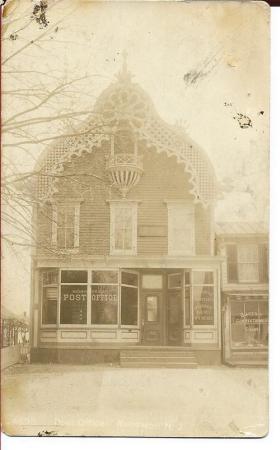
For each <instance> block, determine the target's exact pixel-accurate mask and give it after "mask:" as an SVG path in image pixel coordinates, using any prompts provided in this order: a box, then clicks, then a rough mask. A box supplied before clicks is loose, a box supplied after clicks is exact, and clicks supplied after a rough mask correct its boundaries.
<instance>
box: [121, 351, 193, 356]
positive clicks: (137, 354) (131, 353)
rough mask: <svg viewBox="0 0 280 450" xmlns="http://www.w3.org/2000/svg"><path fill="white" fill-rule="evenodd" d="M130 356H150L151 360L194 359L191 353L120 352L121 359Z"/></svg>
mask: <svg viewBox="0 0 280 450" xmlns="http://www.w3.org/2000/svg"><path fill="white" fill-rule="evenodd" d="M130 356H150V357H151V358H153V357H156V356H163V357H169V356H171V357H172V356H176V357H178V358H181V357H189V358H195V354H194V353H193V352H155V351H151V352H149V351H143V350H142V351H129V352H127V351H126V352H121V357H130Z"/></svg>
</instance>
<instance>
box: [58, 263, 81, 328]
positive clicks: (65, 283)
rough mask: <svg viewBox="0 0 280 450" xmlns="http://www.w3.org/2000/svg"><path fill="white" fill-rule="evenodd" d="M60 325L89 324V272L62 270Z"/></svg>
mask: <svg viewBox="0 0 280 450" xmlns="http://www.w3.org/2000/svg"><path fill="white" fill-rule="evenodd" d="M60 299H61V301H60V323H61V324H86V323H87V271H85V270H80V271H73V270H69V271H68V270H62V272H61V295H60Z"/></svg>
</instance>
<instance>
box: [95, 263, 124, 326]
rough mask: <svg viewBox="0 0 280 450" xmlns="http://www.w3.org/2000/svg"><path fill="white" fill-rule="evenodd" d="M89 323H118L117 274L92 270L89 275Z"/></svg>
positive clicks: (115, 272)
mask: <svg viewBox="0 0 280 450" xmlns="http://www.w3.org/2000/svg"><path fill="white" fill-rule="evenodd" d="M91 279H92V285H91V323H92V324H97V325H113V324H117V323H118V272H117V271H109V270H106V271H105V270H104V271H101V270H98V271H97V270H94V271H92V273H91Z"/></svg>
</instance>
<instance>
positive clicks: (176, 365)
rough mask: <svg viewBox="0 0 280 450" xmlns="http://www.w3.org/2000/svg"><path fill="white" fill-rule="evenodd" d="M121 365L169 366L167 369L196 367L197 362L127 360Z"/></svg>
mask: <svg viewBox="0 0 280 450" xmlns="http://www.w3.org/2000/svg"><path fill="white" fill-rule="evenodd" d="M121 367H135V368H144V367H148V368H162V369H163V368H167V369H196V368H197V363H184V362H164V363H163V362H157V361H149V362H148V361H140V362H139V361H134V362H132V361H125V362H123V363H121Z"/></svg>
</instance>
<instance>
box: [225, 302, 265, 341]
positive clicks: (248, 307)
mask: <svg viewBox="0 0 280 450" xmlns="http://www.w3.org/2000/svg"><path fill="white" fill-rule="evenodd" d="M231 341H232V346H233V347H267V345H268V305H267V302H265V301H254V300H251V301H245V302H244V301H232V302H231Z"/></svg>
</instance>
